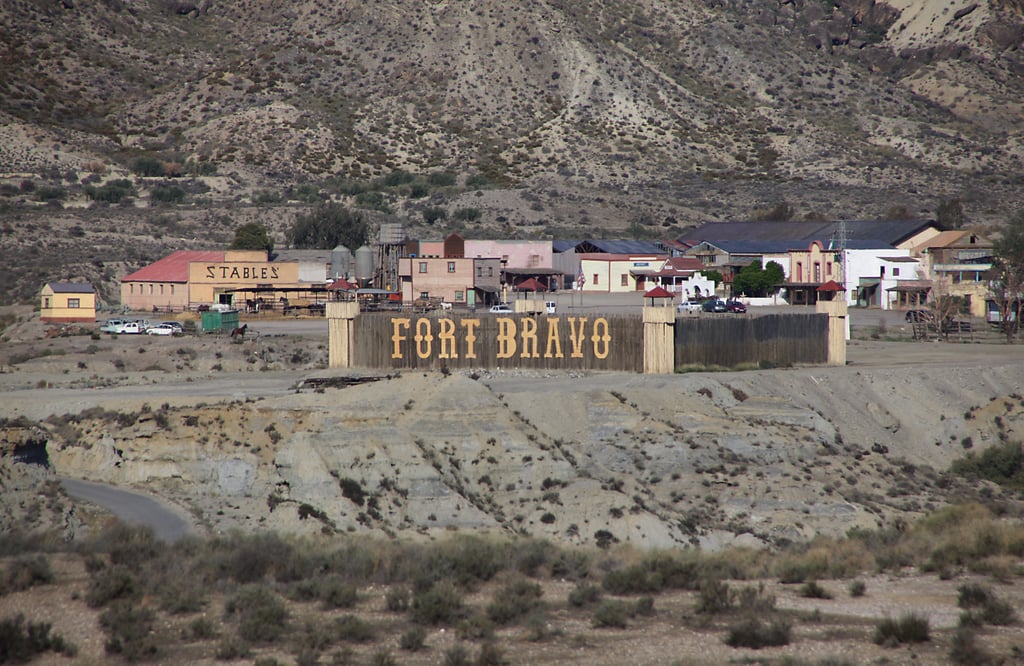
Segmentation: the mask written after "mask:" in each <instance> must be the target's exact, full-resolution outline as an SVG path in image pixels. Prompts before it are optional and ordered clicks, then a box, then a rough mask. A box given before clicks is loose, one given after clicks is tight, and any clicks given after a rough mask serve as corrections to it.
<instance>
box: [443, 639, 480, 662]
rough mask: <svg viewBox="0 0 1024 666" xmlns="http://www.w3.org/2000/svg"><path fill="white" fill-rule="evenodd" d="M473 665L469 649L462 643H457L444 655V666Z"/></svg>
mask: <svg viewBox="0 0 1024 666" xmlns="http://www.w3.org/2000/svg"><path fill="white" fill-rule="evenodd" d="M472 663H473V660H472V659H471V658H470V656H469V649H467V648H466V646H465V645H463V644H462V643H456V644H455V645H453V646H452V647H451V648H449V649H448V650H447V651H446V652H445V653H444V666H470V665H471V664H472Z"/></svg>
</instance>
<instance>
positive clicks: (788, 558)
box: [771, 537, 874, 583]
mask: <svg viewBox="0 0 1024 666" xmlns="http://www.w3.org/2000/svg"><path fill="white" fill-rule="evenodd" d="M873 564H874V556H873V555H872V551H871V549H869V548H868V547H867V545H866V544H865V543H864V542H863V541H861V540H858V539H844V540H839V541H837V540H835V539H832V538H828V537H818V538H816V539H814V541H812V542H811V543H809V544H807V545H805V546H800V547H795V548H793V549H792V550H791V551H789V552H787V553H785V554H783V555H781V556H780V557H779V558H777V559H776V560H775V562H774V563H773V565H772V568H771V569H772V573H773V575H775V576H776V577H778V579H779V582H782V583H803V582H805V581H808V580H814V579H821V578H843V577H848V576H856V575H858V574H860V573H861V572H863V571H865V570H868V569H870V568H871V567H872V566H873Z"/></svg>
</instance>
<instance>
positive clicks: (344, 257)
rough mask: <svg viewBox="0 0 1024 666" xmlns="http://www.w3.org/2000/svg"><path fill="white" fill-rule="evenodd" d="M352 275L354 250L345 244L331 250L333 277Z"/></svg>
mask: <svg viewBox="0 0 1024 666" xmlns="http://www.w3.org/2000/svg"><path fill="white" fill-rule="evenodd" d="M350 275H352V251H351V250H349V249H348V248H347V247H345V246H344V245H339V246H338V247H336V248H334V249H333V250H331V277H332V278H335V279H337V278H347V277H349V276H350Z"/></svg>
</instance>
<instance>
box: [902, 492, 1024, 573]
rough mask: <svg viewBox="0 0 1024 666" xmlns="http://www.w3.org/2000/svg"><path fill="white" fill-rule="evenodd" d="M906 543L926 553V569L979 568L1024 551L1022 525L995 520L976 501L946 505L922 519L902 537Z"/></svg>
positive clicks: (944, 570) (983, 568) (1023, 530)
mask: <svg viewBox="0 0 1024 666" xmlns="http://www.w3.org/2000/svg"><path fill="white" fill-rule="evenodd" d="M904 538H905V539H906V542H907V546H908V547H909V548H912V549H914V550H916V551H917V552H921V553H924V554H925V560H924V562H922V563H921V567H922V568H923V569H924V570H926V571H938V572H948V571H951V570H954V569H957V568H961V567H966V568H968V569H971V570H974V571H979V572H982V571H984V570H985V569H986V568H987V567H988V566H989V564H990V563H991V562H993V561H995V559H997V558H998V557H999V556H1002V555H1014V556H1017V557H1019V556H1020V555H1021V553H1022V552H1024V528H1022V527H1021V526H1020V525H1019V524H1011V523H1006V522H1001V521H997V520H996V519H994V518H993V516H992V514H991V512H990V511H989V510H988V509H987V508H985V507H984V506H981V505H979V504H965V505H959V506H953V507H948V508H945V509H941V510H939V511H936V512H935V513H932V514H930V515H928V516H926V517H925V518H923V519H921V520H920V521H918V522H917V523H915V525H914V526H913V528H912V529H911V530H910V534H909V535H907V536H905V537H904Z"/></svg>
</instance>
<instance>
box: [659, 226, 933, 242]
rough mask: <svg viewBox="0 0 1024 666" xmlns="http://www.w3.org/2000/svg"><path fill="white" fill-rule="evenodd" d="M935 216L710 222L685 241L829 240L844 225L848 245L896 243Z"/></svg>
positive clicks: (692, 230) (916, 230)
mask: <svg viewBox="0 0 1024 666" xmlns="http://www.w3.org/2000/svg"><path fill="white" fill-rule="evenodd" d="M934 225H935V223H934V222H933V221H932V220H849V221H846V222H708V223H707V224H704V225H701V226H699V227H696V228H694V229H690V230H689V231H687V232H686V234H685V235H684V236H682V237H680V238H679V240H680V241H683V242H687V241H690V242H700V241H711V242H713V243H715V245H718V242H719V241H738V240H746V241H751V242H754V241H788V242H793V241H804V242H808V243H809V242H810V241H812V240H817V241H821V242H822V243H827V242H828V240H829V239H831V238H833V237H837V236H838V235H839V230H840V227H842V226H845V230H846V238H847V247H852V245H851V242H853V241H858V242H864V241H872V242H874V241H880V242H882V243H884V244H885V245H886V246H893V245H897V244H898V243H901V242H903V241H904V240H906V239H907V238H910V237H911V236H913V235H914V234H916V233H918V232H920V231H922V230H924V229H927V228H928V227H931V226H934Z"/></svg>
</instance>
